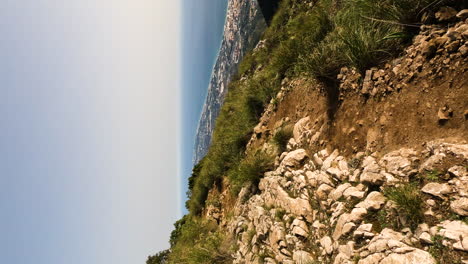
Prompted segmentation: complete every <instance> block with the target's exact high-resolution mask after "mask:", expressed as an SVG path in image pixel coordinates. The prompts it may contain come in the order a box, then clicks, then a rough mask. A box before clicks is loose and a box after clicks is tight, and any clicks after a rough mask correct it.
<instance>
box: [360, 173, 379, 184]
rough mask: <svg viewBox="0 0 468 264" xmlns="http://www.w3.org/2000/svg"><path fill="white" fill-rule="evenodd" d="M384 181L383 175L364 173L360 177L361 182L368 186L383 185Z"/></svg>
mask: <svg viewBox="0 0 468 264" xmlns="http://www.w3.org/2000/svg"><path fill="white" fill-rule="evenodd" d="M384 179H385V178H384V176H383V175H382V174H380V173H375V172H363V173H362V174H361V177H360V180H361V182H362V183H364V184H368V185H382V184H383V183H384Z"/></svg>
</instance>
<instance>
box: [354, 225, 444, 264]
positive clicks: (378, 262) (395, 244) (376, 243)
mask: <svg viewBox="0 0 468 264" xmlns="http://www.w3.org/2000/svg"><path fill="white" fill-rule="evenodd" d="M404 239H405V236H404V235H403V234H401V233H399V232H396V231H393V230H391V229H388V228H386V229H384V230H382V232H381V233H380V234H379V235H377V236H376V237H374V238H373V239H372V240H371V241H370V243H369V244H368V245H367V246H365V247H363V248H361V249H360V250H359V251H360V257H361V259H360V260H359V262H358V264H384V263H385V264H391V263H405V264H419V263H427V264H436V260H435V259H434V258H433V257H432V256H431V254H429V252H426V251H424V250H421V249H418V248H414V247H411V246H409V245H408V244H406V243H404Z"/></svg>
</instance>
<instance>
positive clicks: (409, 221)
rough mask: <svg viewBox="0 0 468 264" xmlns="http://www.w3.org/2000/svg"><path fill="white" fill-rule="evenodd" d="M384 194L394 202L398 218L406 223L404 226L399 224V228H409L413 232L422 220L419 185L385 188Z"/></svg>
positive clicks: (421, 201)
mask: <svg viewBox="0 0 468 264" xmlns="http://www.w3.org/2000/svg"><path fill="white" fill-rule="evenodd" d="M384 194H385V196H387V197H388V199H390V200H391V201H393V202H395V204H396V205H397V207H398V210H397V212H398V215H399V217H401V218H402V219H404V221H406V226H405V225H404V224H405V223H400V227H410V228H411V229H412V230H414V229H416V227H417V226H418V224H420V223H421V222H422V221H423V220H424V214H423V200H422V196H421V191H420V188H419V185H417V184H405V185H401V186H399V187H391V188H387V189H385V191H384Z"/></svg>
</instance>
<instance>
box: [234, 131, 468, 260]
mask: <svg viewBox="0 0 468 264" xmlns="http://www.w3.org/2000/svg"><path fill="white" fill-rule="evenodd" d="M305 134H307V133H305ZM305 134H304V135H305ZM309 136H310V133H309ZM425 147H426V150H424V151H415V150H414V149H410V148H402V149H399V150H396V151H392V152H389V153H386V154H384V155H378V154H376V153H374V154H371V155H369V156H366V155H365V154H362V153H360V154H359V155H357V156H356V157H358V158H359V159H362V162H361V163H360V165H358V166H353V167H351V166H348V163H347V161H346V158H345V157H343V156H340V152H339V151H338V150H334V151H332V152H330V151H328V150H326V149H323V150H321V151H318V152H317V153H314V154H311V157H312V158H311V160H308V159H307V158H308V155H307V153H306V152H305V150H304V149H296V150H290V151H289V152H285V153H282V154H281V158H280V157H278V158H279V159H280V160H281V162H280V163H278V164H277V165H278V167H277V168H276V169H275V170H274V171H270V172H267V173H265V175H264V177H263V178H262V179H261V180H260V183H259V186H258V191H256V190H255V189H254V188H253V187H252V186H246V187H244V188H243V189H242V191H241V193H240V196H239V198H238V201H237V202H236V209H235V216H234V219H235V220H234V221H232V223H231V224H230V227H229V228H228V229H229V230H230V232H231V233H232V234H234V235H235V236H236V237H237V238H238V241H237V244H238V246H239V250H238V251H237V252H236V253H235V254H234V255H235V258H236V259H237V260H238V261H237V262H236V261H235V262H234V263H238V264H240V263H258V260H259V255H260V254H263V253H262V252H268V255H269V256H270V257H269V258H265V259H264V263H267V261H268V263H300V261H320V262H324V263H337V264H338V263H350V264H351V263H356V262H355V259H356V256H359V258H360V260H359V261H358V262H357V263H364V264H366V263H367V264H368V263H376V264H382V263H435V260H434V258H433V257H432V256H431V255H430V254H429V253H428V251H427V250H428V248H427V247H429V246H431V245H434V242H433V239H434V237H435V236H441V237H442V238H443V239H444V242H443V243H445V245H448V246H450V247H452V248H455V249H457V250H459V251H466V249H467V247H466V244H468V241H465V239H464V237H468V235H467V230H468V229H467V226H466V224H465V223H463V222H462V221H451V220H445V219H444V215H441V212H440V211H438V210H439V209H438V208H439V205H440V204H441V203H442V202H441V199H442V201H443V202H444V203H448V204H450V210H452V212H454V213H455V214H457V215H459V216H460V217H464V216H466V215H467V212H468V210H467V209H468V208H467V206H466V205H467V204H468V200H467V199H468V175H467V170H466V167H465V165H460V164H459V163H453V162H466V160H467V158H468V155H467V154H468V146H467V145H464V144H454V143H446V142H442V141H432V142H428V143H426V144H425ZM435 157H436V158H435ZM454 158H455V159H454ZM440 162H443V163H444V164H445V163H447V164H449V166H448V167H447V168H448V169H446V170H447V175H448V176H447V177H442V178H441V179H440V181H439V182H429V183H426V184H425V185H423V186H421V193H425V194H428V195H431V196H433V197H436V198H434V199H427V200H426V201H425V206H427V207H428V209H426V208H425V210H427V212H426V215H429V216H430V217H431V218H430V219H432V220H431V221H438V222H437V223H439V224H437V223H433V222H431V223H432V225H433V226H429V225H428V224H420V225H419V226H418V228H417V229H416V230H415V231H414V233H413V232H412V231H411V230H409V229H408V228H406V229H402V230H401V231H395V230H392V229H388V228H386V229H383V230H382V231H381V232H377V231H376V230H378V228H379V227H377V228H376V227H375V222H373V221H376V220H375V217H376V215H377V214H378V213H379V211H383V210H385V211H386V212H389V213H390V214H391V212H394V211H395V212H397V211H398V208H397V207H395V203H394V201H391V200H389V198H388V197H386V196H385V194H384V192H381V191H379V190H381V188H386V186H388V185H396V186H398V185H401V184H406V183H407V182H408V181H409V180H410V178H411V177H412V176H413V175H414V174H416V173H420V172H425V171H426V169H428V168H432V169H433V168H438V166H440V164H439V163H440ZM450 162H452V163H450ZM464 164H466V163H464ZM343 175H346V176H343ZM350 178H354V181H349V179H350ZM449 199H450V200H449ZM368 217H371V218H368ZM391 217H397V216H391ZM370 219H374V220H371V221H370ZM444 220H445V221H444ZM390 221H391V219H390ZM313 248H315V249H319V250H318V251H316V250H315V251H314V250H312V249H313ZM266 259H268V260H266ZM241 260H242V261H244V262H242V261H241Z"/></svg>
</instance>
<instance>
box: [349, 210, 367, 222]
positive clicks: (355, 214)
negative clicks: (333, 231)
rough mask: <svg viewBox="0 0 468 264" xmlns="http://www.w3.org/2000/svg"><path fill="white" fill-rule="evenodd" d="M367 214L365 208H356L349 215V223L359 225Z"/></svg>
mask: <svg viewBox="0 0 468 264" xmlns="http://www.w3.org/2000/svg"><path fill="white" fill-rule="evenodd" d="M366 214H367V210H366V209H365V208H354V209H353V210H352V211H351V213H350V214H349V218H348V221H351V222H355V223H359V222H361V221H362V219H363V218H364V216H365V215H366Z"/></svg>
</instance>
